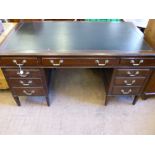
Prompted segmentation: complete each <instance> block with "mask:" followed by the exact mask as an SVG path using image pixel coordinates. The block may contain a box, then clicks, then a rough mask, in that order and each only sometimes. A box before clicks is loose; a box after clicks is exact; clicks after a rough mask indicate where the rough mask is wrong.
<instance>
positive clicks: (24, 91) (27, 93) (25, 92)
mask: <svg viewBox="0 0 155 155" xmlns="http://www.w3.org/2000/svg"><path fill="white" fill-rule="evenodd" d="M23 93H24V94H26V95H32V94H34V93H35V91H34V90H32V91H31V92H27V91H26V90H23Z"/></svg>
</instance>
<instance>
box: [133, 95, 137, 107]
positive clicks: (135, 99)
mask: <svg viewBox="0 0 155 155" xmlns="http://www.w3.org/2000/svg"><path fill="white" fill-rule="evenodd" d="M137 100H138V96H134V99H133V102H132V105H135V104H136V102H137Z"/></svg>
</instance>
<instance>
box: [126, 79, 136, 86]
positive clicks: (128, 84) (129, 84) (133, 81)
mask: <svg viewBox="0 0 155 155" xmlns="http://www.w3.org/2000/svg"><path fill="white" fill-rule="evenodd" d="M135 82H136V80H132V81H131V83H128V81H127V80H124V83H125V84H126V85H127V86H132V85H133V84H134V83H135Z"/></svg>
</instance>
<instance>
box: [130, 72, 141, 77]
mask: <svg viewBox="0 0 155 155" xmlns="http://www.w3.org/2000/svg"><path fill="white" fill-rule="evenodd" d="M127 74H128V75H129V76H132V77H133V76H136V75H139V71H136V72H135V73H134V74H132V73H131V72H130V71H128V72H127Z"/></svg>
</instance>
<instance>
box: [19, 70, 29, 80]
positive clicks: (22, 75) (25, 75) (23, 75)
mask: <svg viewBox="0 0 155 155" xmlns="http://www.w3.org/2000/svg"><path fill="white" fill-rule="evenodd" d="M17 74H18V75H19V76H20V77H23V78H24V77H27V76H28V75H29V74H30V72H26V73H25V74H24V71H23V74H21V73H20V72H17Z"/></svg>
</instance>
